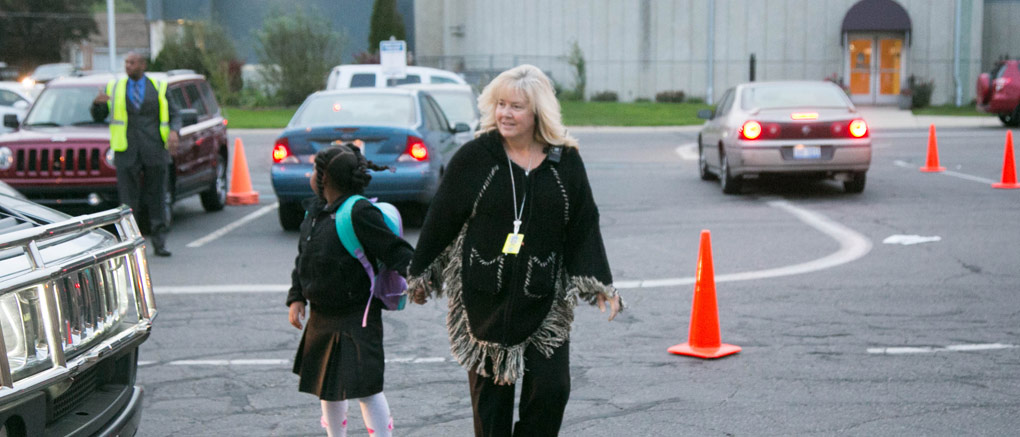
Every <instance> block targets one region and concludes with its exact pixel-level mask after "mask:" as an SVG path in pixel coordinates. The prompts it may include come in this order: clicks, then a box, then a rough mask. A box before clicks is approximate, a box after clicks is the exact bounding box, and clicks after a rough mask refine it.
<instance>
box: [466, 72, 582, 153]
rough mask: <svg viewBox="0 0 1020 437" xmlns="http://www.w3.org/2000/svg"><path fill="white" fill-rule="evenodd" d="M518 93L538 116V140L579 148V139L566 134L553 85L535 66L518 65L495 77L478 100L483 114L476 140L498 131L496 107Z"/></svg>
mask: <svg viewBox="0 0 1020 437" xmlns="http://www.w3.org/2000/svg"><path fill="white" fill-rule="evenodd" d="M511 91H518V92H520V93H521V95H522V96H524V98H525V99H527V101H528V104H529V105H531V111H532V112H534V113H535V140H536V141H538V142H541V143H545V144H549V145H553V146H568V147H575V148H576V147H577V139H576V138H574V137H572V136H571V135H570V134H569V133H567V128H566V127H564V126H563V121H562V116H561V115H560V102H559V101H558V100H556V93H555V91H553V87H552V81H550V80H549V77H547V76H546V75H545V73H542V70H539V69H538V67H535V66H534V65H528V64H524V65H519V66H517V67H514V68H511V69H509V70H507V71H504V72H502V73H500V74H499V76H496V78H495V79H493V80H492V82H489V84H488V85H486V87H485V89H484V90H482V95H480V96H478V110H479V111H481V113H482V119H481V122H480V127H479V128H478V132H477V134H476V136H480V135H482V134H484V133H487V132H489V131H491V130H493V129H496V103H497V102H498V101H499V99H500V97H503V96H505V95H506V94H507V93H509V92H511Z"/></svg>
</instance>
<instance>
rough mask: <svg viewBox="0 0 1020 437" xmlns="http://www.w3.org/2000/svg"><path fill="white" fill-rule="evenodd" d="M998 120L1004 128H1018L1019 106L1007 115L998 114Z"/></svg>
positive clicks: (1019, 122) (1019, 121)
mask: <svg viewBox="0 0 1020 437" xmlns="http://www.w3.org/2000/svg"><path fill="white" fill-rule="evenodd" d="M999 120H1000V121H1002V124H1003V125H1004V126H1006V127H1020V104H1018V105H1016V108H1013V112H1010V113H1009V114H999Z"/></svg>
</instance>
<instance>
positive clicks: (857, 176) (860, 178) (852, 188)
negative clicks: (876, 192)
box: [843, 171, 868, 194]
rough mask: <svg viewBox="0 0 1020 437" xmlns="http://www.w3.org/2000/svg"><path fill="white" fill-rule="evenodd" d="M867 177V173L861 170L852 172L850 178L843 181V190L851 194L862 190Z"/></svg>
mask: <svg viewBox="0 0 1020 437" xmlns="http://www.w3.org/2000/svg"><path fill="white" fill-rule="evenodd" d="M867 179H868V176H867V173H865V172H863V171H861V172H857V173H854V174H853V177H852V178H851V179H849V180H846V181H843V190H845V191H846V192H847V193H852V194H858V193H861V192H863V191H864V182H865V181H867Z"/></svg>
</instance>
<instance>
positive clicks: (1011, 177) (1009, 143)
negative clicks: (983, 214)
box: [992, 131, 1020, 189]
mask: <svg viewBox="0 0 1020 437" xmlns="http://www.w3.org/2000/svg"><path fill="white" fill-rule="evenodd" d="M992 187H994V188H1006V189H1016V188H1020V184H1017V183H1016V162H1015V160H1014V159H1013V131H1006V157H1005V158H1003V162H1002V182H999V183H997V184H992Z"/></svg>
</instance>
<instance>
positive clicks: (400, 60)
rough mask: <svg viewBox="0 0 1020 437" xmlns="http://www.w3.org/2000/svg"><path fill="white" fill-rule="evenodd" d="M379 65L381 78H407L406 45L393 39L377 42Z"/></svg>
mask: <svg viewBox="0 0 1020 437" xmlns="http://www.w3.org/2000/svg"><path fill="white" fill-rule="evenodd" d="M379 63H380V64H382V74H383V77H386V78H387V79H403V78H405V77H407V44H405V43H404V41H399V40H396V39H394V38H393V37H392V36H391V37H390V40H389V41H379Z"/></svg>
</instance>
